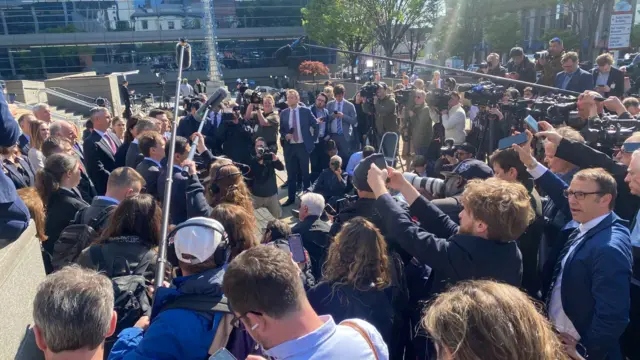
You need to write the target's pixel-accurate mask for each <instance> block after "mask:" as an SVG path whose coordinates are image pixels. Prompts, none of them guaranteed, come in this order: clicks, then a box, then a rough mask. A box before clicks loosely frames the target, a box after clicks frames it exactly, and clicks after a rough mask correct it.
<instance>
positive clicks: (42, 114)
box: [31, 103, 51, 124]
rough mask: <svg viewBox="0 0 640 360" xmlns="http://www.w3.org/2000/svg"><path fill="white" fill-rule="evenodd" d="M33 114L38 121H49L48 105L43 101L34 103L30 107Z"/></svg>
mask: <svg viewBox="0 0 640 360" xmlns="http://www.w3.org/2000/svg"><path fill="white" fill-rule="evenodd" d="M31 111H32V112H33V115H35V117H36V119H38V120H40V121H44V122H46V123H47V124H49V123H50V122H51V109H50V108H49V105H47V104H45V103H39V104H35V105H34V106H33V108H31Z"/></svg>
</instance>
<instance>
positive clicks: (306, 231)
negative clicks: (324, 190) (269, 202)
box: [291, 193, 331, 279]
mask: <svg viewBox="0 0 640 360" xmlns="http://www.w3.org/2000/svg"><path fill="white" fill-rule="evenodd" d="M324 207H325V203H324V198H323V197H322V195H320V194H314V193H306V194H304V195H302V197H301V198H300V212H299V213H298V219H299V220H300V222H299V223H297V224H296V225H295V226H294V227H293V228H292V229H291V233H292V234H300V236H301V237H302V244H303V245H304V248H305V249H306V250H307V251H308V252H309V257H310V258H311V271H312V272H313V276H314V277H315V278H316V279H320V278H321V277H322V265H323V264H324V262H325V259H326V257H327V252H328V250H329V245H330V242H329V240H330V239H331V236H330V235H329V230H331V226H330V225H329V224H328V223H327V222H325V221H322V219H320V217H321V216H322V212H323V211H324Z"/></svg>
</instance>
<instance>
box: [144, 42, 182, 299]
mask: <svg viewBox="0 0 640 360" xmlns="http://www.w3.org/2000/svg"><path fill="white" fill-rule="evenodd" d="M178 46H179V47H180V56H179V57H180V62H179V63H178V78H177V79H176V101H175V104H174V109H173V126H172V127H171V139H170V140H169V158H168V159H167V179H166V185H165V188H164V203H163V204H162V232H161V236H160V246H159V249H158V260H157V265H156V278H155V284H154V285H155V287H156V291H154V293H153V298H154V301H155V298H156V294H158V290H157V289H158V288H159V287H161V286H162V283H163V281H164V271H165V267H166V262H167V241H168V240H169V239H167V235H168V233H169V231H168V230H169V208H170V205H171V187H172V186H173V158H174V156H175V153H176V136H177V131H178V107H179V106H180V83H181V82H182V68H183V65H184V53H185V49H186V48H187V47H188V46H189V44H188V43H187V41H186V40H185V39H180V42H179V43H178ZM188 51H190V50H188ZM190 63H191V62H189V64H187V66H186V67H187V68H188V67H189V65H190Z"/></svg>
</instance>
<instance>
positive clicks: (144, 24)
mask: <svg viewBox="0 0 640 360" xmlns="http://www.w3.org/2000/svg"><path fill="white" fill-rule="evenodd" d="M148 28H149V22H148V21H147V20H142V29H144V30H147V29H148Z"/></svg>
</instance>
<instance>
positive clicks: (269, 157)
mask: <svg viewBox="0 0 640 360" xmlns="http://www.w3.org/2000/svg"><path fill="white" fill-rule="evenodd" d="M256 159H258V160H263V161H264V162H269V161H273V152H271V150H270V149H269V148H268V147H266V146H260V147H258V148H256Z"/></svg>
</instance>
